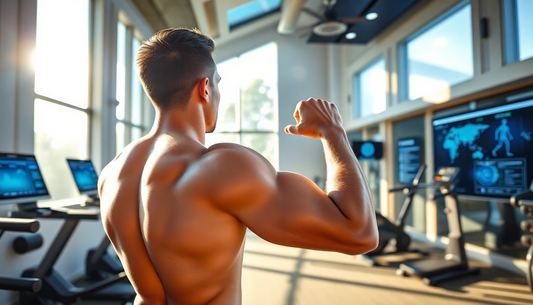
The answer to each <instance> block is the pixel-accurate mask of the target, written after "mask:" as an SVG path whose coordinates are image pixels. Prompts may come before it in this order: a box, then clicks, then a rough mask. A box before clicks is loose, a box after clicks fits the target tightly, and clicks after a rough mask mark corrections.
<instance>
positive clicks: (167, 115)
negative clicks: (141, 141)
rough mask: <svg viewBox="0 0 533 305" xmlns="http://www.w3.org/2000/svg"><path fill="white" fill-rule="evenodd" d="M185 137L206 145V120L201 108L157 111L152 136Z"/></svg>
mask: <svg viewBox="0 0 533 305" xmlns="http://www.w3.org/2000/svg"><path fill="white" fill-rule="evenodd" d="M164 133H165V134H169V135H176V136H184V137H187V138H190V139H192V140H196V141H198V142H200V143H202V144H205V118H204V115H203V111H202V109H201V108H199V107H187V108H186V109H180V108H174V109H170V110H163V111H160V110H158V109H156V114H155V120H154V125H153V127H152V130H151V131H150V134H153V135H158V134H164Z"/></svg>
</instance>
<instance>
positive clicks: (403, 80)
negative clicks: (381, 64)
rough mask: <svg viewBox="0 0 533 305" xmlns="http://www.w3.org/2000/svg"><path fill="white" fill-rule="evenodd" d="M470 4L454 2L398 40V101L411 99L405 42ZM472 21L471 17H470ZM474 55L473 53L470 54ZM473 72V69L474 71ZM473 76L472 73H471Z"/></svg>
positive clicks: (464, 0)
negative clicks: (450, 6)
mask: <svg viewBox="0 0 533 305" xmlns="http://www.w3.org/2000/svg"><path fill="white" fill-rule="evenodd" d="M467 5H470V6H471V8H472V3H471V1H470V0H463V1H461V2H459V3H457V4H455V5H454V6H453V7H452V8H450V9H449V10H447V11H446V12H444V13H442V14H441V15H439V16H438V17H437V18H435V19H433V20H431V21H430V22H428V23H426V24H425V25H424V26H422V27H421V28H420V29H418V30H417V31H415V32H414V33H413V34H411V35H409V36H408V37H407V38H405V39H404V40H402V41H400V42H399V43H398V47H397V50H398V51H397V58H398V95H399V101H398V102H399V103H402V102H407V101H411V99H410V98H409V72H410V71H409V60H408V58H407V55H408V54H407V44H408V43H409V42H411V41H413V40H415V39H416V38H418V37H419V36H421V35H422V34H424V33H425V32H426V31H428V30H430V29H431V28H433V27H434V26H436V25H437V24H439V23H440V22H442V21H444V20H445V19H447V18H448V17H450V16H451V15H453V14H455V13H457V12H458V11H460V10H461V9H463V8H464V7H465V6H467ZM472 23H473V19H472ZM472 36H474V33H473V32H472ZM473 38H474V37H472V44H473V43H474V39H473ZM472 56H473V57H474V54H472ZM474 74H475V71H474ZM472 77H474V75H472Z"/></svg>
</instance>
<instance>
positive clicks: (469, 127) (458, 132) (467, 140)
mask: <svg viewBox="0 0 533 305" xmlns="http://www.w3.org/2000/svg"><path fill="white" fill-rule="evenodd" d="M489 127H490V125H487V124H472V123H468V124H466V125H463V126H458V127H451V128H450V129H449V130H448V133H447V134H446V137H445V138H444V142H443V143H442V147H443V148H444V149H445V150H447V151H448V153H449V156H450V161H451V163H452V164H453V163H454V161H455V159H457V158H458V157H459V147H460V146H465V147H468V149H469V150H470V151H471V152H472V159H478V160H481V159H483V157H484V153H483V150H482V149H480V147H479V146H478V145H477V144H476V141H477V140H478V139H479V138H480V136H481V134H482V133H483V132H484V131H485V130H487V129H488V128H489Z"/></svg>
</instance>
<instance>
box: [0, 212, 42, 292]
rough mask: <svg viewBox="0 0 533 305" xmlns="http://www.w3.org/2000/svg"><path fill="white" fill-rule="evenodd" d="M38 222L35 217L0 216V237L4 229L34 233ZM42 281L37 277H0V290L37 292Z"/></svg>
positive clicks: (37, 228) (37, 227)
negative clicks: (14, 217)
mask: <svg viewBox="0 0 533 305" xmlns="http://www.w3.org/2000/svg"><path fill="white" fill-rule="evenodd" d="M38 230H39V222H38V221H37V220H35V219H13V218H3V217H2V218H0V237H2V234H3V233H4V232H5V231H13V232H28V233H35V232H37V231H38ZM41 286H42V282H41V280H40V279H38V278H13V277H0V290H15V291H29V292H37V291H39V290H40V289H41Z"/></svg>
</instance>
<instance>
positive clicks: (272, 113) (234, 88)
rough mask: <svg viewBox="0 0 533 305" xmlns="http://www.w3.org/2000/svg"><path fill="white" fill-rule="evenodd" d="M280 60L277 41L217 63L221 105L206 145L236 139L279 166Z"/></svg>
mask: <svg viewBox="0 0 533 305" xmlns="http://www.w3.org/2000/svg"><path fill="white" fill-rule="evenodd" d="M277 66H278V59H277V45H276V43H274V42H271V43H268V44H266V45H263V46H261V47H259V48H257V49H254V50H251V51H249V52H246V53H244V54H241V55H240V56H238V57H234V58H231V59H229V60H226V61H224V62H222V63H220V64H218V65H217V69H218V73H219V74H220V76H221V78H222V80H221V82H220V83H219V89H220V96H221V98H220V105H219V110H218V121H217V127H216V130H215V132H213V133H211V134H206V138H205V142H206V146H210V145H212V144H215V143H219V142H233V143H238V144H242V145H244V146H247V147H250V148H252V149H254V150H256V151H257V152H259V153H261V154H262V155H263V156H265V157H266V158H267V159H268V161H270V163H272V165H273V166H274V167H275V168H276V169H277V168H278V162H279V161H278V160H279V157H278V152H279V150H278V85H277V84H278V70H277Z"/></svg>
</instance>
